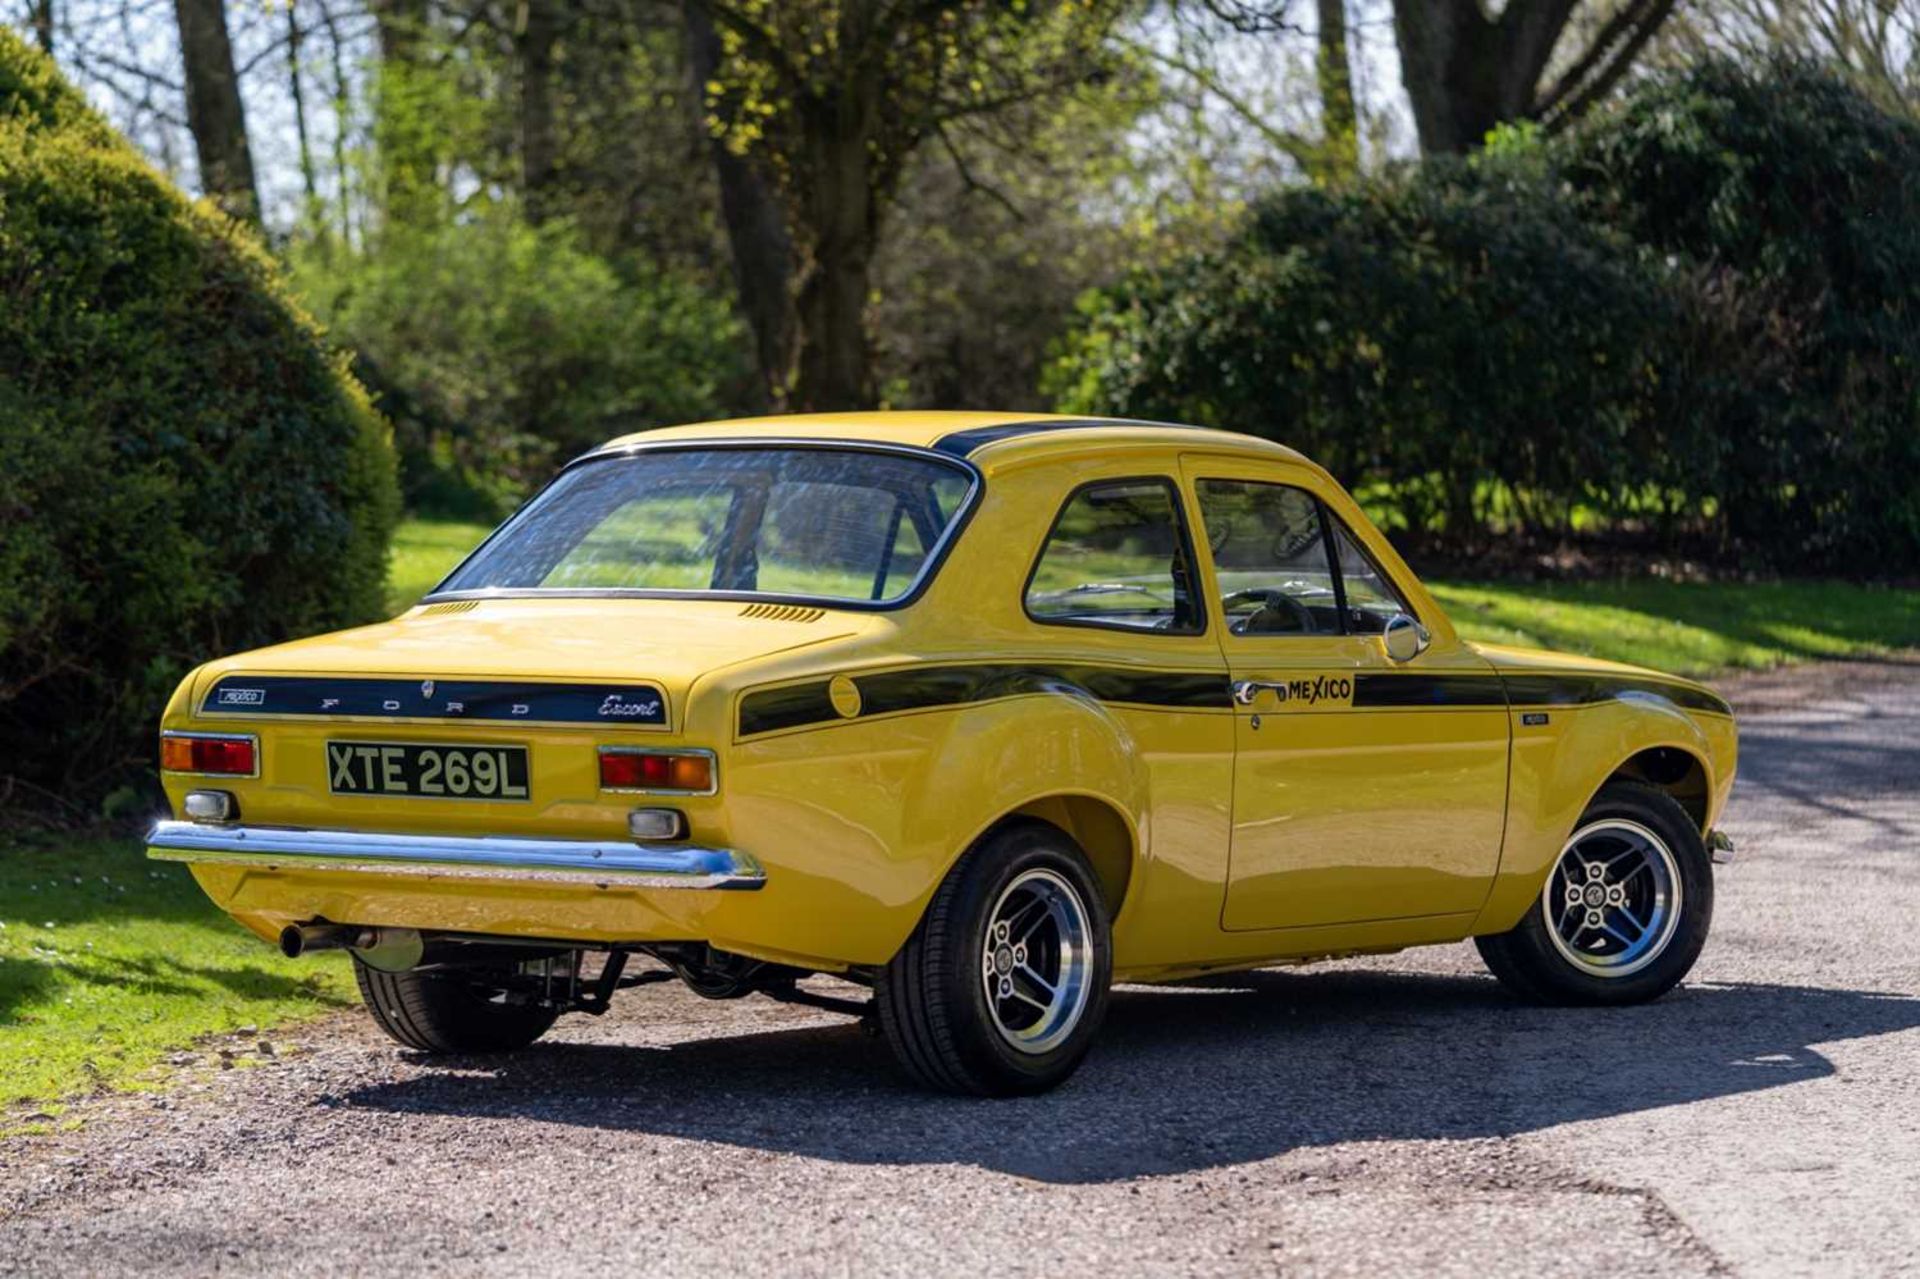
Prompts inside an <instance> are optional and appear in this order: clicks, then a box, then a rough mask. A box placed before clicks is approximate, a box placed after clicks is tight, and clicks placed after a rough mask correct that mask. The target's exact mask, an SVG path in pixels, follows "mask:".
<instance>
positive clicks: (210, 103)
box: [173, 0, 260, 226]
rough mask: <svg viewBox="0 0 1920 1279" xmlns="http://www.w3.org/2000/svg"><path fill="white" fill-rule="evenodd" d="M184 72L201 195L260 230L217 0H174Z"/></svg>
mask: <svg viewBox="0 0 1920 1279" xmlns="http://www.w3.org/2000/svg"><path fill="white" fill-rule="evenodd" d="M173 7H174V15H175V18H176V20H177V21H178V22H179V25H180V57H181V62H182V64H183V65H184V67H185V69H186V89H187V128H188V129H189V130H190V131H191V132H192V134H193V145H194V151H195V152H196V153H197V154H198V156H199V159H200V189H201V190H202V191H204V192H205V193H206V194H207V196H208V197H209V198H210V199H212V200H213V202H214V203H215V204H217V205H219V206H220V207H221V208H222V209H224V210H226V211H227V212H228V213H229V214H231V215H232V216H234V217H236V218H239V219H241V220H242V221H244V222H250V223H252V224H253V225H255V226H258V225H260V191H259V187H258V186H257V185H256V184H255V182H254V176H253V150H252V148H251V147H250V146H249V145H248V142H247V116H246V110H245V108H244V107H243V106H242V104H241V101H240V78H239V76H238V75H237V74H236V73H235V71H234V66H233V44H232V42H231V41H230V40H229V39H228V38H227V15H226V11H225V9H224V8H223V7H222V5H221V0H174V6H173Z"/></svg>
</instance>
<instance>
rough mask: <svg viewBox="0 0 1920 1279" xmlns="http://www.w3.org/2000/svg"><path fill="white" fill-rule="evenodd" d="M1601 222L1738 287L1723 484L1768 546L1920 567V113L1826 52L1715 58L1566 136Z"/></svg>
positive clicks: (1852, 564)
mask: <svg viewBox="0 0 1920 1279" xmlns="http://www.w3.org/2000/svg"><path fill="white" fill-rule="evenodd" d="M1564 168H1565V170H1566V174H1567V176H1568V178H1569V180H1570V181H1571V182H1572V183H1573V184H1574V185H1575V186H1576V187H1577V188H1578V190H1579V191H1580V193H1581V195H1582V198H1583V200H1584V201H1585V202H1586V204H1587V206H1588V208H1587V216H1589V217H1592V218H1596V219H1604V220H1605V221H1607V222H1608V223H1610V224H1612V225H1616V226H1619V227H1621V228H1622V229H1623V230H1625V231H1626V232H1627V233H1628V234H1630V235H1632V236H1633V237H1635V238H1636V239H1638V240H1640V241H1641V242H1643V243H1645V244H1647V245H1650V246H1652V247H1653V248H1654V249H1655V250H1657V251H1659V252H1661V253H1666V254H1672V255H1675V256H1678V257H1682V258H1686V259H1690V260H1692V261H1694V262H1696V263H1698V264H1699V270H1700V271H1701V272H1702V273H1703V274H1704V275H1706V276H1708V277H1710V278H1712V279H1713V280H1714V281H1715V289H1716V296H1717V297H1727V296H1733V295H1744V296H1746V297H1747V298H1748V299H1749V303H1748V305H1747V310H1748V312H1749V314H1748V315H1747V316H1746V317H1744V318H1743V320H1742V323H1743V324H1745V325H1746V326H1747V329H1748V331H1749V334H1750V339H1749V341H1748V342H1747V343H1745V346H1746V349H1747V351H1748V352H1749V355H1748V358H1747V361H1746V366H1745V368H1744V370H1743V371H1744V372H1745V374H1746V377H1745V378H1744V385H1743V386H1739V387H1722V388H1720V390H1719V393H1718V394H1705V395H1702V396H1700V397H1698V398H1700V399H1702V400H1705V401H1709V402H1713V401H1717V402H1718V403H1719V404H1720V407H1721V411H1722V412H1723V414H1724V420H1723V421H1722V423H1721V429H1720V431H1719V435H1720V438H1721V440H1722V442H1723V448H1722V450H1721V452H1720V456H1719V458H1718V461H1719V462H1720V464H1721V469H1720V470H1719V472H1718V473H1717V474H1716V475H1715V476H1714V480H1713V488H1714V491H1715V492H1716V493H1718V494H1719V495H1720V497H1721V498H1722V500H1723V503H1724V506H1725V510H1726V521H1727V527H1728V535H1729V537H1730V538H1731V540H1732V541H1733V543H1734V544H1735V545H1736V546H1737V547H1739V548H1742V549H1747V550H1750V551H1752V552H1754V553H1756V554H1758V555H1760V556H1762V557H1764V558H1767V559H1770V560H1773V561H1775V562H1780V563H1787V564H1793V565H1797V566H1804V567H1819V568H1839V569H1843V570H1847V571H1851V572H1855V573H1860V572H1886V571H1892V570H1898V569H1901V568H1905V569H1907V570H1911V569H1912V568H1913V567H1914V566H1916V565H1920V486H1917V485H1916V479H1917V478H1920V121H1916V120H1915V119H1914V118H1913V117H1911V116H1907V115H1895V114H1891V113H1889V112H1887V111H1885V110H1883V109H1882V108H1881V107H1879V106H1878V105H1876V104H1875V103H1874V102H1873V101H1872V100H1871V99H1869V98H1868V97H1866V96H1865V95H1864V94H1863V93H1862V92H1861V91H1860V90H1859V89H1857V88H1855V87H1854V86H1853V85H1852V84H1850V83H1849V82H1847V81H1846V80H1845V79H1843V78H1842V77H1840V76H1839V75H1836V74H1834V73H1832V72H1830V71H1828V70H1826V69H1824V68H1822V67H1819V66H1817V65H1813V64H1809V63H1805V62H1792V61H1781V62H1775V63H1773V64H1771V65H1768V66H1763V67H1759V68H1753V67H1744V66H1740V65H1737V64H1735V63H1731V62H1724V61H1717V60H1716V61H1708V62H1705V63H1702V64H1700V65H1699V66H1697V67H1695V68H1693V69H1692V70H1691V71H1689V72H1688V73H1687V74H1685V75H1682V76H1677V77H1670V78H1666V79H1660V80H1656V81H1654V82H1652V83H1650V84H1648V85H1647V86H1646V87H1644V88H1643V89H1642V90H1641V91H1640V92H1638V93H1636V94H1635V95H1634V96H1632V97H1631V98H1629V99H1627V100H1625V101H1624V102H1622V103H1620V104H1619V105H1618V106H1617V107H1616V108H1615V109H1614V110H1612V111H1610V112H1609V113H1608V114H1607V115H1605V116H1603V117H1602V118H1600V119H1599V120H1597V121H1595V122H1594V124H1593V125H1592V127H1590V128H1588V129H1586V130H1584V131H1583V132H1582V133H1580V134H1579V135H1577V136H1576V137H1575V138H1573V139H1572V141H1571V145H1570V146H1569V147H1568V148H1567V154H1566V157H1565V161H1564Z"/></svg>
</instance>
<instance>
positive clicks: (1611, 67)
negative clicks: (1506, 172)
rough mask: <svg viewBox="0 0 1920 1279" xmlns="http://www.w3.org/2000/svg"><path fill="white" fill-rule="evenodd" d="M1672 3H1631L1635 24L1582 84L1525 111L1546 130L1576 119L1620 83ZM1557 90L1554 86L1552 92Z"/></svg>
mask: <svg viewBox="0 0 1920 1279" xmlns="http://www.w3.org/2000/svg"><path fill="white" fill-rule="evenodd" d="M1675 2H1676V0H1640V3H1638V4H1637V5H1636V6H1632V7H1635V8H1637V9H1639V10H1640V13H1641V16H1640V18H1639V23H1638V25H1637V26H1635V27H1634V28H1633V30H1632V31H1631V32H1629V33H1628V34H1627V35H1626V37H1625V40H1624V41H1623V42H1622V43H1620V44H1619V45H1618V46H1616V47H1615V49H1614V51H1613V53H1612V55H1611V57H1610V58H1609V59H1608V61H1607V62H1606V63H1605V65H1603V66H1601V67H1600V68H1599V70H1598V71H1597V72H1596V73H1595V74H1594V75H1593V76H1592V78H1591V79H1589V80H1588V81H1587V83H1586V84H1585V86H1584V87H1582V88H1580V89H1578V90H1576V91H1574V92H1573V93H1571V94H1570V95H1568V96H1565V97H1562V98H1559V99H1558V100H1557V101H1554V102H1552V103H1551V104H1550V105H1548V106H1544V107H1536V108H1535V109H1534V110H1533V111H1532V112H1530V113H1529V114H1530V115H1531V116H1532V117H1533V118H1534V119H1537V120H1541V121H1543V122H1544V123H1545V124H1546V126H1547V127H1548V128H1549V129H1559V128H1562V127H1563V126H1565V125H1566V123H1567V122H1568V121H1571V120H1575V119H1578V118H1579V117H1580V116H1581V115H1582V114H1584V113H1585V112H1586V111H1587V109H1588V108H1590V107H1591V106H1593V104H1594V103H1596V102H1598V101H1599V100H1600V99H1602V98H1604V97H1606V96H1607V94H1608V93H1610V92H1612V91H1613V87H1614V86H1615V85H1616V84H1618V83H1620V79H1621V77H1623V76H1625V75H1626V74H1627V70H1628V68H1630V67H1631V66H1632V65H1633V62H1634V59H1635V58H1637V57H1639V56H1640V51H1641V50H1642V49H1644V48H1646V46H1647V42H1648V41H1649V40H1651V39H1653V34H1654V32H1656V31H1658V30H1659V29H1660V25H1661V24H1662V23H1663V22H1665V21H1666V20H1667V17H1668V15H1669V14H1671V13H1672V12H1673V8H1674V4H1675ZM1557 89H1558V86H1556V91H1557Z"/></svg>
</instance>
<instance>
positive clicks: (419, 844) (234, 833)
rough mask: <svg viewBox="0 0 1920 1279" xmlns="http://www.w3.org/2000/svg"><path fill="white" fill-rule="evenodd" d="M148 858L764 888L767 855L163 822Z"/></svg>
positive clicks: (620, 884) (516, 879)
mask: <svg viewBox="0 0 1920 1279" xmlns="http://www.w3.org/2000/svg"><path fill="white" fill-rule="evenodd" d="M147 856H148V857H151V858H153V859H155V860H156V861H163V862H187V863H190V864H192V865H198V866H249V867H253V868H254V869H257V870H298V871H322V872H329V873H339V874H355V875H411V876H427V877H432V878H445V879H488V880H495V881H505V882H508V883H563V884H583V885H597V886H599V887H602V888H746V889H752V888H759V887H760V886H762V885H763V884H765V883H766V882H767V873H766V871H764V870H762V869H761V867H760V863H759V862H757V861H755V860H754V859H753V858H752V857H750V856H749V855H747V854H746V853H742V852H738V851H736V850H734V849H731V848H701V847H697V846H695V845H691V844H660V845H657V846H649V845H646V844H632V843H624V842H620V841H616V840H605V841H602V840H587V839H529V838H526V837H524V836H517V835H401V834H381V833H377V832H373V831H357V830H299V829H295V828H293V827H287V826H215V825H209V824H206V823H202V822H182V821H161V822H156V823H154V827H153V829H152V830H151V831H149V832H148V834H147Z"/></svg>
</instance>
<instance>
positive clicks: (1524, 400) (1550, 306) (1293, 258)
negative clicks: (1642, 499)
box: [1052, 158, 1679, 538]
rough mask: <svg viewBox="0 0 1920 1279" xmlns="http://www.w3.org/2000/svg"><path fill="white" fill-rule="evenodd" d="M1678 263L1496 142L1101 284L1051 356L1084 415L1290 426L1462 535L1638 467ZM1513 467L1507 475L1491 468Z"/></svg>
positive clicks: (1341, 470)
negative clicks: (1641, 245) (1500, 513)
mask: <svg viewBox="0 0 1920 1279" xmlns="http://www.w3.org/2000/svg"><path fill="white" fill-rule="evenodd" d="M1678 305H1679V302H1678V296H1677V292H1676V288H1675V282H1674V281H1673V280H1672V279H1671V278H1670V277H1669V273H1667V272H1666V271H1665V270H1663V269H1662V268H1660V267H1659V266H1658V264H1654V263H1651V262H1650V261H1649V260H1648V259H1647V258H1646V255H1644V254H1642V253H1641V252H1640V251H1639V250H1638V249H1637V248H1636V247H1635V246H1633V245H1632V244H1630V243H1628V242H1626V241H1625V240H1624V239H1622V238H1621V237H1619V236H1616V235H1612V234H1610V233H1608V232H1606V231H1604V230H1601V229H1598V228H1596V227H1594V226H1592V225H1591V224H1589V223H1587V222H1585V221H1583V220H1582V219H1581V218H1580V217H1579V216H1578V215H1577V213H1576V212H1575V210H1574V209H1573V207H1572V206H1571V205H1570V203H1569V202H1568V201H1566V200H1565V199H1564V198H1563V197H1562V196H1561V194H1560V192H1559V189H1558V187H1557V185H1556V184H1555V183H1554V182H1552V181H1551V180H1550V179H1549V178H1548V177H1547V176H1546V175H1545V174H1544V173H1543V172H1541V171H1540V170H1539V169H1538V166H1536V165H1533V164H1531V163H1529V162H1527V161H1525V160H1518V159H1507V158H1482V159H1481V160H1479V161H1478V162H1476V163H1474V164H1471V165H1468V164H1460V163H1441V162H1436V163H1430V164H1428V165H1427V166H1425V167H1423V168H1421V169H1419V170H1417V171H1415V172H1413V173H1411V174H1406V175H1401V176H1398V177H1395V178H1390V179H1387V180H1383V181H1379V182H1374V183H1369V184H1363V185H1360V186H1358V187H1356V188H1354V189H1352V190H1350V191H1346V192H1340V193H1328V192H1323V191H1319V190H1313V189H1300V190H1289V191H1285V192H1282V193H1279V194H1277V195H1274V196H1272V197H1270V198H1269V199H1267V200H1266V201H1264V202H1263V203H1261V204H1260V205H1258V206H1257V207H1256V209H1255V211H1254V214H1253V217H1252V219H1251V221H1250V224H1249V225H1248V226H1247V228H1246V229H1245V231H1244V232H1243V233H1242V234H1241V235H1240V236H1239V237H1238V239H1237V240H1236V241H1235V242H1234V243H1233V244H1232V245H1230V246H1229V247H1227V248H1226V249H1224V250H1223V251H1221V252H1218V253H1216V254H1212V255H1208V256H1205V257H1201V258H1198V259H1195V260H1192V261H1190V262H1188V263H1186V264H1183V265H1182V266H1180V267H1178V268H1176V269H1174V270H1172V271H1169V272H1165V273H1162V274H1159V275H1156V276H1143V277H1137V278H1135V279H1134V280H1133V281H1132V282H1130V283H1129V284H1127V285H1125V286H1123V287H1122V288H1121V289H1119V290H1117V291H1115V292H1113V293H1110V294H1108V295H1106V296H1104V297H1102V298H1099V299H1097V300H1096V301H1094V302H1093V303H1092V304H1091V306H1090V311H1089V316H1088V323H1087V325H1086V327H1085V329H1084V331H1083V332H1082V333H1080V334H1079V335H1077V336H1076V337H1074V338H1073V339H1071V340H1070V342H1069V343H1068V344H1067V345H1066V347H1065V348H1064V350H1063V355H1062V359H1061V360H1060V361H1059V362H1058V363H1057V364H1056V367H1055V369H1054V371H1053V379H1054V380H1053V383H1052V388H1053V390H1054V391H1055V392H1056V394H1058V395H1059V396H1060V397H1061V398H1062V399H1063V400H1064V403H1065V407H1066V408H1067V409H1068V411H1075V412H1089V411H1108V412H1118V413H1122V414H1125V415H1128V416H1140V417H1170V418H1180V419H1187V420H1193V421H1200V422H1217V423H1220V424H1222V425H1227V426H1230V427H1233V428H1235V429H1239V430H1247V431H1251V432H1253V433H1255V434H1259V435H1265V436H1268V437H1270V438H1273V439H1277V440H1281V441H1283V442H1285V443H1289V444H1292V445H1294V446H1296V447H1298V448H1300V449H1302V450H1303V451H1305V452H1307V453H1308V454H1310V455H1311V456H1313V457H1314V458H1316V459H1317V460H1319V461H1321V462H1322V463H1324V464H1326V465H1327V466H1328V467H1329V468H1330V469H1331V470H1333V471H1334V472H1335V473H1336V474H1337V475H1339V476H1340V477H1341V478H1342V479H1343V480H1344V481H1345V482H1346V483H1348V484H1349V485H1350V486H1353V487H1354V488H1356V489H1363V490H1365V489H1370V488H1374V487H1377V486H1380V485H1387V486H1390V488H1389V489H1388V491H1387V492H1386V493H1385V495H1384V496H1383V498H1382V500H1381V502H1380V503H1379V504H1378V505H1379V506H1381V507H1382V508H1384V512H1383V513H1384V514H1385V515H1386V517H1387V518H1388V520H1389V522H1390V523H1395V524H1398V525H1400V526H1402V527H1405V528H1410V529H1413V530H1420V531H1424V530H1427V529H1429V528H1434V527H1440V528H1444V529H1446V530H1448V531H1450V532H1451V533H1452V534H1453V535H1454V536H1455V537H1456V538H1460V537H1462V536H1464V535H1465V534H1467V533H1469V532H1471V531H1474V530H1478V529H1480V528H1482V527H1484V526H1486V525H1487V524H1488V523H1489V522H1491V521H1492V520H1493V519H1494V518H1495V516H1496V511H1495V509H1494V503H1496V502H1499V503H1501V504H1502V505H1503V506H1511V505H1512V504H1513V503H1515V502H1518V503H1519V504H1520V506H1521V509H1520V510H1518V511H1510V512H1509V514H1510V515H1518V516H1520V517H1522V518H1525V519H1527V520H1529V521H1530V522H1534V523H1547V524H1552V523H1556V522H1563V521H1564V520H1565V519H1566V518H1567V512H1568V510H1569V508H1570V503H1571V501H1572V500H1573V499H1574V498H1577V497H1585V498H1588V499H1590V500H1599V499H1605V498H1606V497H1607V496H1608V495H1610V494H1616V493H1620V492H1623V491H1626V490H1628V489H1631V488H1632V487H1633V486H1634V485H1635V484H1636V483H1637V482H1638V480H1639V479H1642V478H1644V477H1643V476H1642V475H1641V473H1640V472H1639V471H1637V470H1636V469H1635V466H1634V465H1632V464H1631V463H1633V462H1635V461H1636V460H1637V459H1638V457H1639V456H1641V455H1643V454H1644V453H1645V452H1646V447H1645V446H1646V441H1645V440H1644V439H1643V438H1641V437H1642V436H1643V435H1644V433H1645V428H1644V416H1645V415H1644V413H1643V411H1642V410H1643V406H1644V404H1645V402H1646V400H1647V397H1648V396H1649V395H1650V394H1651V393H1652V390H1653V387H1654V383H1655V379H1654V374H1653V367H1652V362H1653V356H1654V352H1655V351H1656V350H1657V349H1658V346H1659V344H1660V342H1661V340H1662V338H1663V335H1664V334H1665V333H1666V332H1667V331H1668V330H1669V329H1670V328H1671V326H1672V325H1673V323H1674V318H1675V314H1676V311H1677V308H1678ZM1489 480H1492V481H1497V484H1489V483H1487V481H1489Z"/></svg>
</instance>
